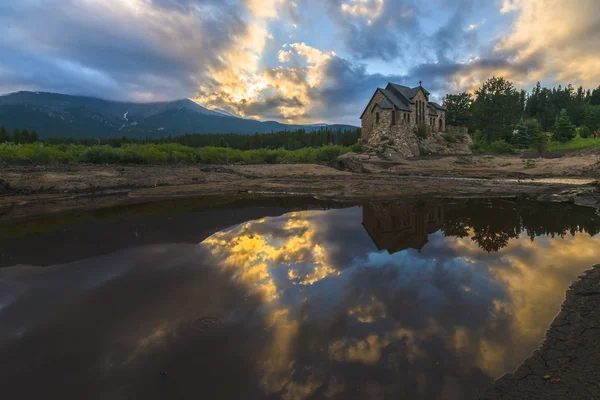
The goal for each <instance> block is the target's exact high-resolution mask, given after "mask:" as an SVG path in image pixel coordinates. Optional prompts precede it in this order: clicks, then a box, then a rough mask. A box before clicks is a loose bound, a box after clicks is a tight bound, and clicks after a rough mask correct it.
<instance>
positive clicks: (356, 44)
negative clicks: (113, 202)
mask: <svg viewBox="0 0 600 400" xmlns="http://www.w3.org/2000/svg"><path fill="white" fill-rule="evenodd" d="M599 15H600V3H598V2H597V1H594V0H574V2H571V3H569V4H568V5H565V4H563V3H561V2H558V1H554V0H553V1H551V2H546V1H542V0H504V1H503V2H502V3H501V4H500V3H489V4H480V3H475V2H474V1H473V0H460V1H459V2H456V1H450V0H432V2H428V3H423V2H419V1H416V0H114V1H111V2H109V1H105V0H66V1H59V0H22V1H21V0H19V1H17V0H8V1H7V2H3V4H2V5H0V34H2V36H3V41H2V42H0V51H1V52H2V54H3V57H2V58H1V59H0V92H9V91H14V90H20V89H30V90H49V91H56V92H64V93H70V94H85V95H93V96H99V97H105V98H112V99H123V100H138V101H152V100H167V99H175V98H183V97H190V98H194V99H197V100H198V101H199V102H200V103H202V104H203V105H205V106H208V107H219V108H222V109H225V110H229V111H231V112H234V113H237V114H239V115H243V116H247V117H251V118H259V119H277V120H283V121H287V122H348V123H354V124H358V123H359V120H358V116H359V115H360V112H361V110H362V108H363V107H364V103H365V102H367V101H368V99H369V97H370V95H371V94H372V92H373V91H374V89H375V88H376V87H377V86H384V85H385V84H386V83H387V82H388V81H395V82H398V83H401V84H406V85H409V86H416V85H417V84H418V82H419V81H421V80H422V81H423V82H424V85H425V86H426V87H427V88H428V90H430V91H431V92H432V93H433V95H434V98H435V99H437V100H439V99H440V98H441V97H442V96H443V95H445V94H446V93H450V92H456V91H463V90H473V89H474V88H476V87H477V86H479V85H480V84H481V82H482V81H483V80H485V79H487V78H489V77H491V76H492V75H501V76H504V77H506V78H508V79H510V80H513V81H514V82H515V83H516V85H517V86H527V85H531V84H533V83H535V81H536V80H541V81H543V82H545V83H549V84H552V83H554V82H560V83H563V84H566V83H574V84H579V83H581V84H583V85H584V86H588V87H589V86H596V84H597V82H598V80H599V79H600V69H599V68H597V65H599V64H600V56H598V54H600V52H598V50H599V47H598V46H600V45H599V43H600V30H599V29H598V28H597V27H598V26H600V21H599V18H600V17H598V16H599ZM484 18H485V19H484ZM477 21H479V22H477ZM484 23H485V28H486V29H481V26H482V25H483V24H484ZM509 24H510V25H509ZM499 32H508V34H507V35H504V36H500V35H499ZM373 66H375V67H373ZM375 71H376V72H375Z"/></svg>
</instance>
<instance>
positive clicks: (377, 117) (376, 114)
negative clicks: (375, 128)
mask: <svg viewBox="0 0 600 400" xmlns="http://www.w3.org/2000/svg"><path fill="white" fill-rule="evenodd" d="M375 123H376V124H378V123H379V113H378V112H377V113H375Z"/></svg>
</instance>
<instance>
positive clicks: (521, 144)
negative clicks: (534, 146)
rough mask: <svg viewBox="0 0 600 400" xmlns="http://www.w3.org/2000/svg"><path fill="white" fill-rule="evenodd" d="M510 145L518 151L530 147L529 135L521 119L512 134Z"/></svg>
mask: <svg viewBox="0 0 600 400" xmlns="http://www.w3.org/2000/svg"><path fill="white" fill-rule="evenodd" d="M511 143H512V145H513V146H515V147H517V148H519V149H526V148H528V147H529V146H530V145H531V135H530V133H529V130H528V129H527V125H526V124H525V122H524V121H523V119H522V118H521V121H520V122H519V123H518V124H517V126H516V129H515V130H514V131H513V133H512V139H511Z"/></svg>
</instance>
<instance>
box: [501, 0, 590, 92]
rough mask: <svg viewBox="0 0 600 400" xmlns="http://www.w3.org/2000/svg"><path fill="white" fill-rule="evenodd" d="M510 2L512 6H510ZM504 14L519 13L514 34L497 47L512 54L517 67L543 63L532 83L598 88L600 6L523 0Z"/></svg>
mask: <svg viewBox="0 0 600 400" xmlns="http://www.w3.org/2000/svg"><path fill="white" fill-rule="evenodd" d="M507 3H510V4H507ZM502 10H503V11H506V12H508V11H515V12H517V13H518V16H517V17H516V20H515V22H514V24H513V27H512V32H511V34H510V35H508V36H507V37H506V38H504V39H503V40H501V41H500V42H499V43H498V45H497V46H496V50H498V51H506V52H510V53H511V54H512V60H511V61H512V62H513V63H515V64H523V63H528V62H529V61H530V60H531V59H539V58H541V59H542V60H543V63H542V65H541V66H540V67H539V68H537V69H536V70H535V71H534V72H533V74H532V76H531V77H530V80H537V79H544V78H546V77H549V78H550V79H552V80H554V81H557V82H563V83H571V82H573V83H581V84H583V85H586V86H596V85H597V83H598V80H600V68H598V65H600V29H599V28H598V27H599V26H600V3H599V2H598V1H595V0H575V1H572V2H570V3H568V4H566V3H564V2H560V1H555V0H553V1H550V2H549V1H545V0H544V1H542V0H520V1H514V2H508V1H507V2H505V4H504V7H503V9H502Z"/></svg>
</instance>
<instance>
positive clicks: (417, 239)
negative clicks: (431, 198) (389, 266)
mask: <svg viewBox="0 0 600 400" xmlns="http://www.w3.org/2000/svg"><path fill="white" fill-rule="evenodd" d="M443 223H444V208H443V206H442V204H441V202H422V201H421V202H417V201H403V202H391V203H373V204H367V205H365V206H364V207H363V223H362V224H363V226H364V228H365V230H366V231H367V233H368V234H369V236H370V237H371V239H372V240H373V243H375V246H377V249H378V250H384V249H385V250H387V251H388V253H389V254H393V253H396V252H399V251H402V250H405V249H408V248H412V249H416V250H421V248H422V247H423V246H424V245H425V244H426V243H427V242H428V240H427V235H429V234H432V233H435V232H437V231H438V230H440V228H441V227H442V224H443Z"/></svg>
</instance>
